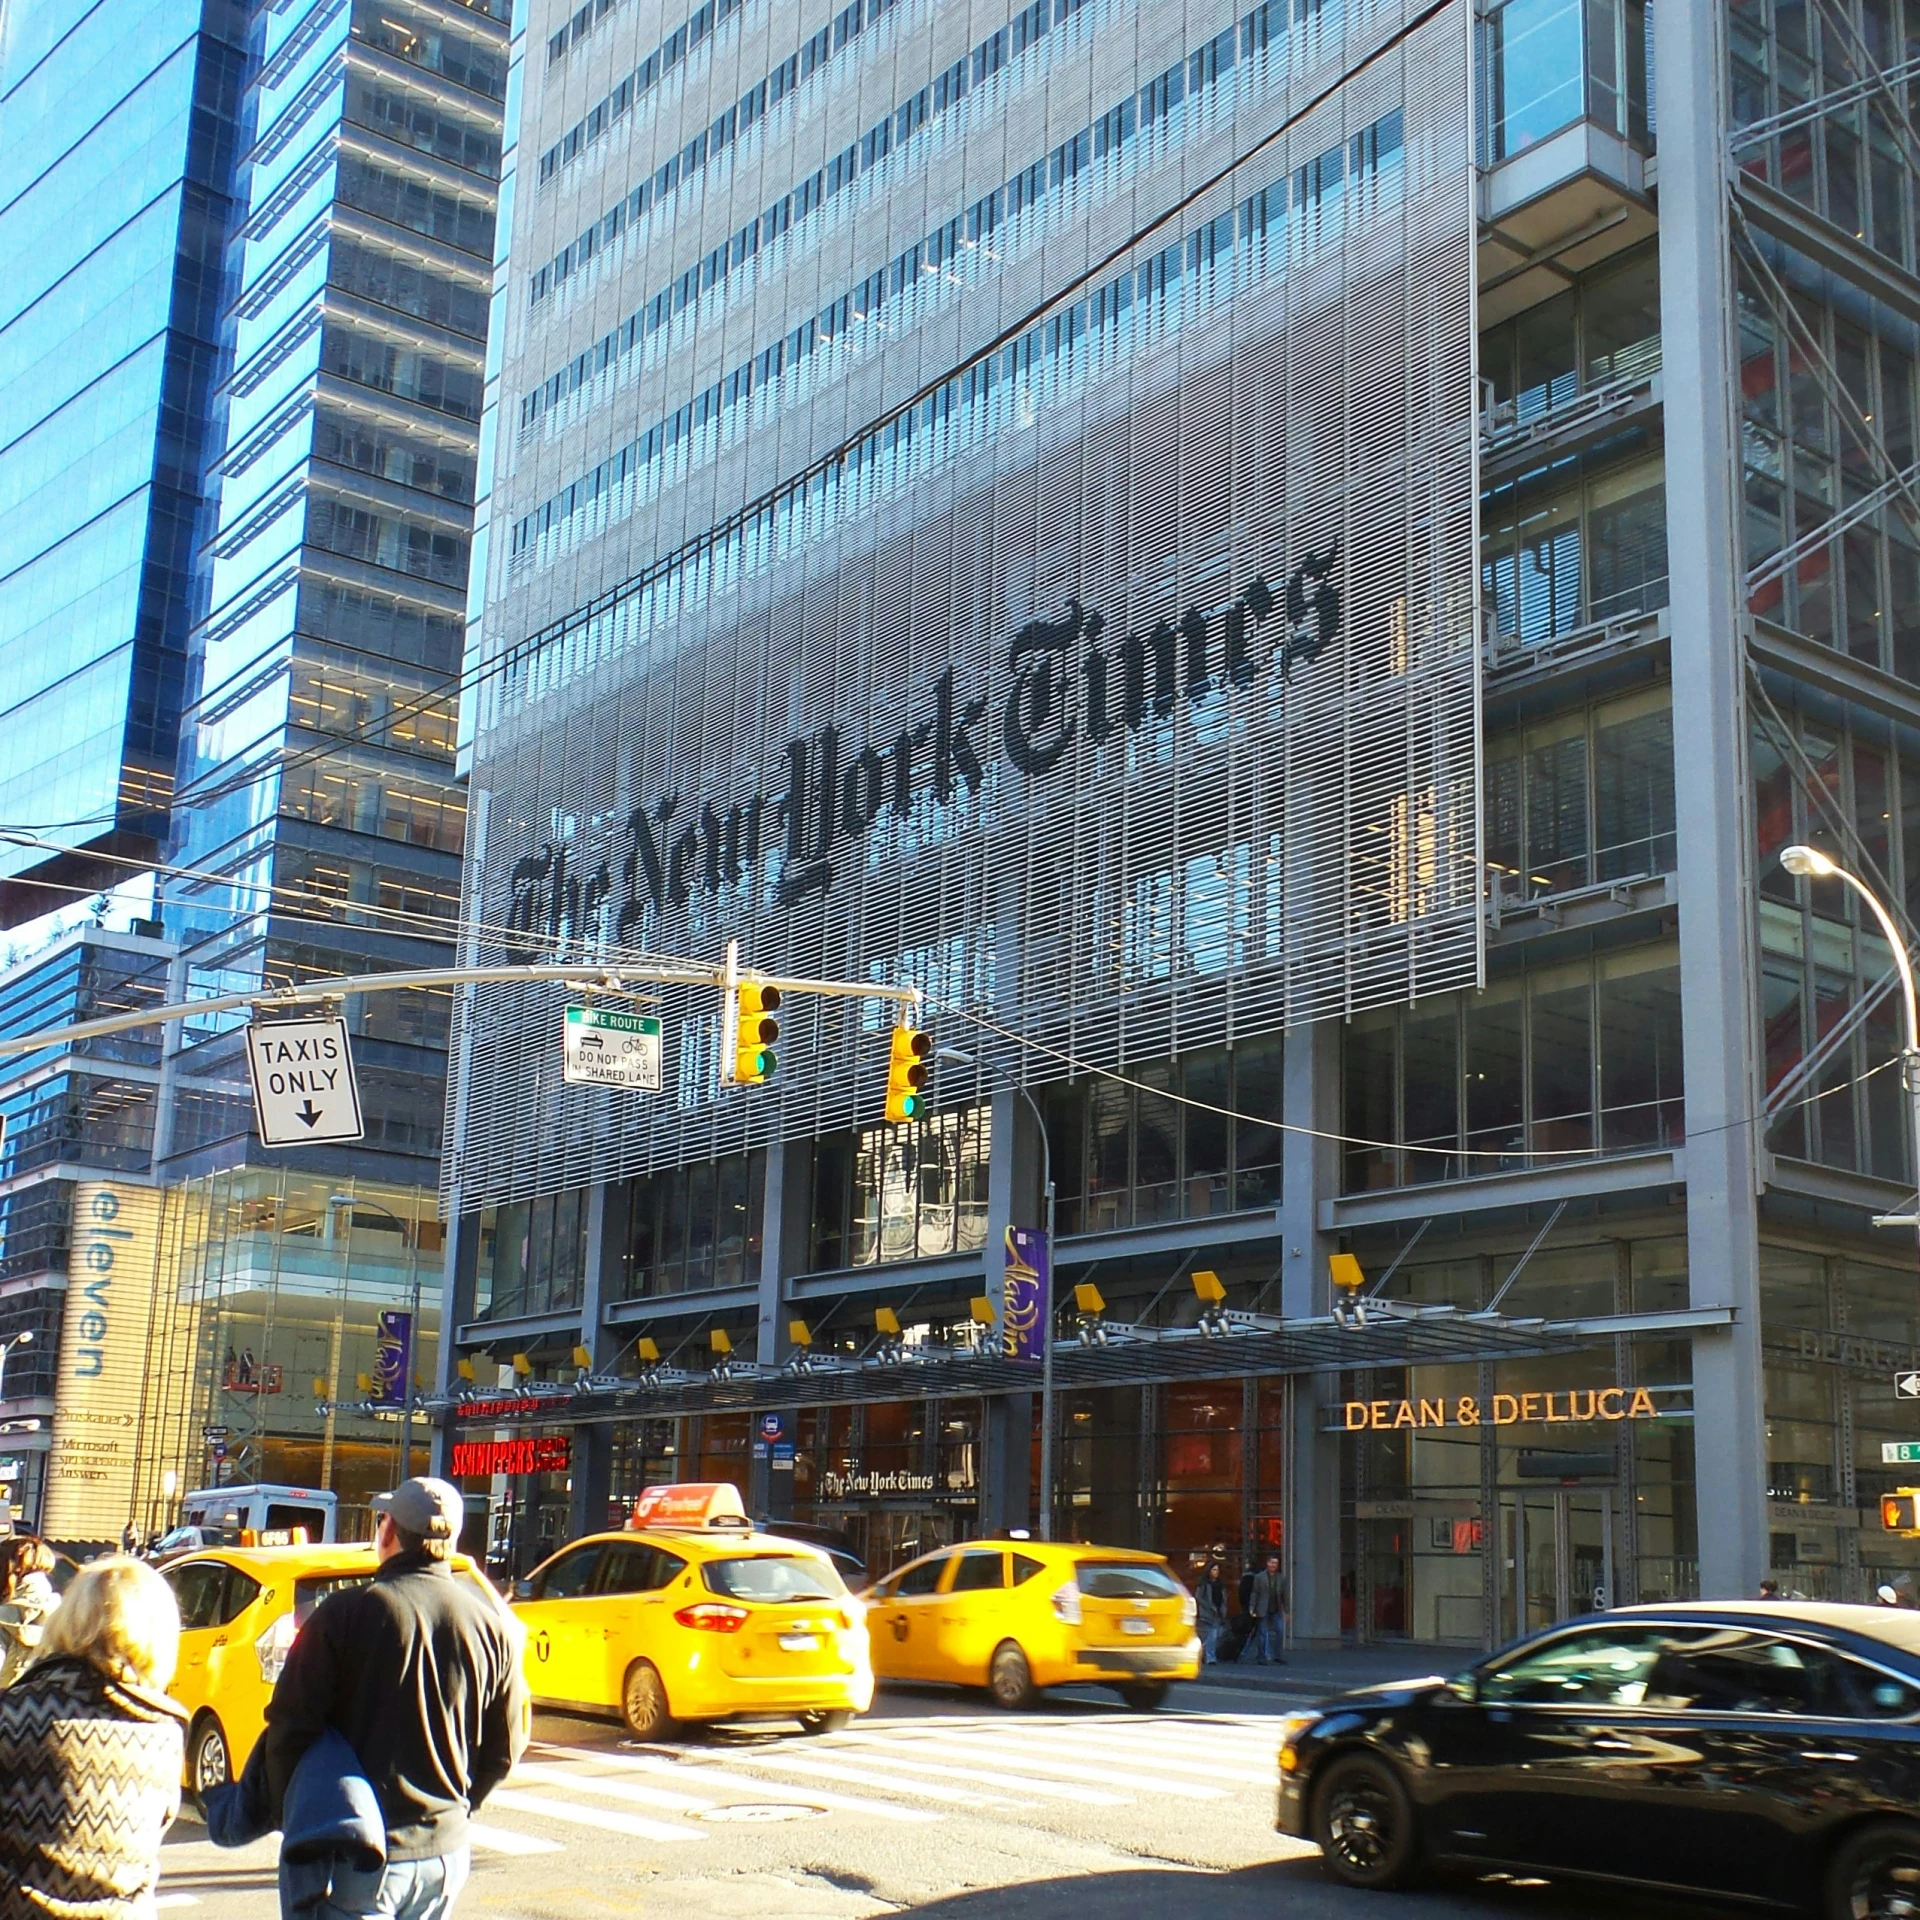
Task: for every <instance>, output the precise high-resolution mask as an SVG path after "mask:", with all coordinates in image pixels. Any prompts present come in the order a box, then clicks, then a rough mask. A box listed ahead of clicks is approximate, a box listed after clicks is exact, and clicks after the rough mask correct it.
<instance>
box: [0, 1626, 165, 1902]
mask: <svg viewBox="0 0 1920 1920" xmlns="http://www.w3.org/2000/svg"><path fill="white" fill-rule="evenodd" d="M185 1717H186V1716H185V1715H184V1714H183V1713H182V1712H181V1710H180V1709H179V1708H178V1707H176V1706H175V1705H174V1703H173V1702H172V1701H171V1700H168V1699H165V1698H164V1697H162V1696H161V1695H159V1694H155V1693H148V1692H145V1691H144V1690H142V1689H140V1688H137V1687H129V1686H123V1685H121V1684H120V1683H118V1682H116V1681H113V1680H109V1679H108V1678H107V1677H106V1676H105V1675H104V1674H102V1673H101V1672H100V1671H99V1670H98V1669H97V1668H96V1667H93V1666H91V1665H89V1664H88V1663H87V1662H86V1661H84V1660H74V1659H67V1658H61V1659H56V1660H45V1661H42V1662H41V1663H40V1664H39V1665H38V1666H34V1667H30V1668H28V1669H27V1671H26V1672H25V1673H24V1674H22V1675H21V1676H20V1678H19V1679H18V1680H17V1681H16V1682H15V1683H14V1684H13V1685H12V1686H11V1687H8V1688H7V1689H6V1691H5V1692H0V1920H145V1917H146V1916H149V1915H151V1914H152V1913H153V1910H154V1908H153V1888H154V1882H155V1881H156V1880H157V1879H158V1878H159V1877H160V1842H161V1839H162V1838H163V1837H164V1835H165V1833H166V1831H167V1828H168V1827H169V1826H170V1825H171V1824H172V1821H173V1817H174V1815H175V1814H176V1813H177V1812H179V1810H180V1772H181V1762H182V1755H183V1751H184V1741H183V1736H182V1731H181V1723H182V1722H183V1720H184V1719H185Z"/></svg>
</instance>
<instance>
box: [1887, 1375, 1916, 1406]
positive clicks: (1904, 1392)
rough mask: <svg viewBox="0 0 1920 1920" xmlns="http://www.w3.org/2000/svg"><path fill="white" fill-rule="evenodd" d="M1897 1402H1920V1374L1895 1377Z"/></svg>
mask: <svg viewBox="0 0 1920 1920" xmlns="http://www.w3.org/2000/svg"><path fill="white" fill-rule="evenodd" d="M1893 1397H1894V1398H1895V1399H1896V1400H1920V1373H1896V1374H1895V1375H1894V1376H1893Z"/></svg>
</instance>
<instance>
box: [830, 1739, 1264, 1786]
mask: <svg viewBox="0 0 1920 1920" xmlns="http://www.w3.org/2000/svg"><path fill="white" fill-rule="evenodd" d="M868 1741H869V1742H870V1743H871V1744H872V1745H874V1746H875V1747H881V1746H894V1745H898V1746H901V1747H910V1746H912V1745H913V1744H915V1743H914V1742H912V1741H907V1740H900V1741H897V1742H896V1741H892V1740H882V1739H880V1738H879V1737H878V1736H874V1735H869V1736H868ZM837 1744H838V1743H837V1742H836V1745H837ZM929 1744H932V1743H931V1742H930V1743H929ZM938 1744H939V1748H940V1751H941V1752H943V1753H946V1752H957V1753H958V1755H959V1757H960V1758H961V1759H963V1760H965V1759H970V1758H974V1757H978V1758H981V1759H994V1758H1004V1757H1008V1756H1007V1750H1006V1748H1005V1747H1004V1746H1003V1745H1002V1743H1001V1742H1000V1741H998V1740H996V1739H993V1738H992V1737H991V1736H990V1735H983V1734H971V1733H954V1734H948V1735H946V1736H945V1737H944V1738H942V1739H941V1741H940V1742H939V1743H938ZM1038 1744H1039V1743H1038V1742H1032V1741H1029V1742H1023V1743H1022V1744H1021V1747H1020V1750H1019V1751H1018V1753H1017V1754H1014V1755H1013V1756H1011V1758H1012V1760H1013V1764H1014V1765H1015V1766H1017V1767H1019V1768H1020V1770H1021V1771H1022V1772H1023V1773H1044V1774H1048V1775H1050V1776H1052V1777H1053V1778H1055V1779H1060V1780H1084V1781H1086V1782H1087V1783H1089V1784H1090V1785H1092V1786H1101V1785H1109V1786H1131V1785H1133V1784H1134V1783H1133V1782H1132V1781H1130V1780H1124V1779H1121V1780H1116V1779H1115V1777H1114V1769H1113V1767H1112V1766H1111V1765H1107V1766H1098V1765H1095V1766H1082V1765H1079V1764H1077V1763H1076V1762H1075V1761H1073V1760H1069V1759H1066V1758H1064V1757H1063V1758H1057V1759H1056V1758H1055V1757H1054V1756H1052V1755H1051V1754H1041V1753H1036V1752H1035V1751H1034V1748H1035V1747H1036V1746H1037V1745H1038ZM1062 1751H1063V1754H1064V1753H1066V1752H1072V1753H1075V1754H1078V1753H1080V1751H1081V1750H1080V1749H1079V1748H1078V1747H1073V1748H1063V1750H1062ZM1085 1758H1087V1759H1088V1760H1097V1759H1098V1758H1099V1756H1098V1755H1097V1754H1092V1753H1089V1754H1087V1755H1085ZM1143 1764H1144V1763H1143ZM1140 1784H1141V1785H1143V1786H1145V1787H1148V1788H1149V1789H1150V1790H1151V1791H1152V1792H1155V1793H1164V1794H1168V1795H1170V1796H1171V1797H1172V1798H1174V1799H1176V1800H1224V1799H1226V1798H1227V1789H1226V1788H1225V1787H1210V1786H1202V1785H1200V1784H1198V1783H1196V1782H1194V1781H1191V1780H1169V1779H1167V1778H1166V1777H1165V1775H1164V1772H1156V1773H1155V1774H1154V1775H1153V1777H1152V1778H1151V1779H1150V1780H1145V1781H1142V1782H1141V1783H1140Z"/></svg>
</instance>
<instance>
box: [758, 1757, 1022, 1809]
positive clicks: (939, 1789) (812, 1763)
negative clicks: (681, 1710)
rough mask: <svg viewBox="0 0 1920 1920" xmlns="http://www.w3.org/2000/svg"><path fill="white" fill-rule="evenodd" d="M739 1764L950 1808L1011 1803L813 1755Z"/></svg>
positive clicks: (999, 1796)
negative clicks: (875, 1788) (872, 1789)
mask: <svg viewBox="0 0 1920 1920" xmlns="http://www.w3.org/2000/svg"><path fill="white" fill-rule="evenodd" d="M737 1764H739V1765H742V1766H749V1767H768V1768H771V1769H773V1770H774V1771H775V1772H778V1773H791V1774H796V1775H798V1776H799V1778H801V1779H802V1780H838V1781H840V1782H841V1783H842V1784H843V1785H846V1786H849V1787H879V1788H880V1789H881V1790H882V1791H884V1792H887V1793H904V1794H908V1795H910V1796H911V1797H912V1798H914V1799H916V1800H936V1801H939V1802H940V1803H941V1804H942V1805H945V1806H950V1807H991V1808H999V1807H1005V1806H1009V1805H1011V1804H1012V1802H1011V1801H1010V1800H1009V1798H1008V1796H1007V1795H1005V1794H991V1793H974V1792H971V1791H969V1790H968V1789H967V1788H965V1787H946V1786H937V1785H935V1784H933V1783H932V1782H929V1781H920V1780H903V1779H901V1778H900V1777H899V1775H897V1774H888V1773H873V1772H870V1771H869V1770H868V1769H866V1768H864V1767H859V1766H853V1765H850V1764H848V1763H846V1762H844V1761H840V1760H823V1759H816V1758H815V1757H814V1756H813V1755H812V1754H806V1755H801V1754H797V1753H765V1754H761V1753H756V1754H754V1755H753V1756H752V1757H751V1758H750V1759H749V1758H747V1757H745V1756H742V1757H741V1759H740V1760H739V1762H738V1763H737ZM875 1804H876V1805H883V1804H885V1803H884V1802H877V1803H875Z"/></svg>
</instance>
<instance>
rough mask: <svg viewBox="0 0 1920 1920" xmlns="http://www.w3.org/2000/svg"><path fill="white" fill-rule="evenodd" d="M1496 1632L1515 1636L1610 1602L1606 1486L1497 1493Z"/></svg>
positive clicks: (1610, 1537) (1610, 1512)
mask: <svg viewBox="0 0 1920 1920" xmlns="http://www.w3.org/2000/svg"><path fill="white" fill-rule="evenodd" d="M1500 1573H1501V1582H1500V1585H1501V1591H1500V1637H1501V1638H1502V1639H1503V1640H1507V1639H1515V1638H1517V1637H1518V1636H1519V1635H1521V1634H1524V1633H1533V1632H1535V1631H1536V1630H1538V1629H1539V1628H1541V1627H1550V1626H1552V1625H1553V1624H1554V1623H1555V1621H1558V1620H1567V1619H1571V1618H1574V1617H1575V1616H1577V1615H1579V1614H1583V1613H1596V1612H1599V1611H1600V1610H1601V1609H1603V1608H1605V1607H1608V1606H1611V1605H1612V1604H1613V1590H1614V1583H1613V1489H1612V1488H1611V1487H1556V1488H1553V1489H1551V1490H1549V1489H1547V1488H1541V1489H1540V1490H1538V1491H1532V1490H1521V1489H1516V1490H1514V1491H1512V1492H1508V1493H1503V1494H1502V1495H1501V1496H1500Z"/></svg>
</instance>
